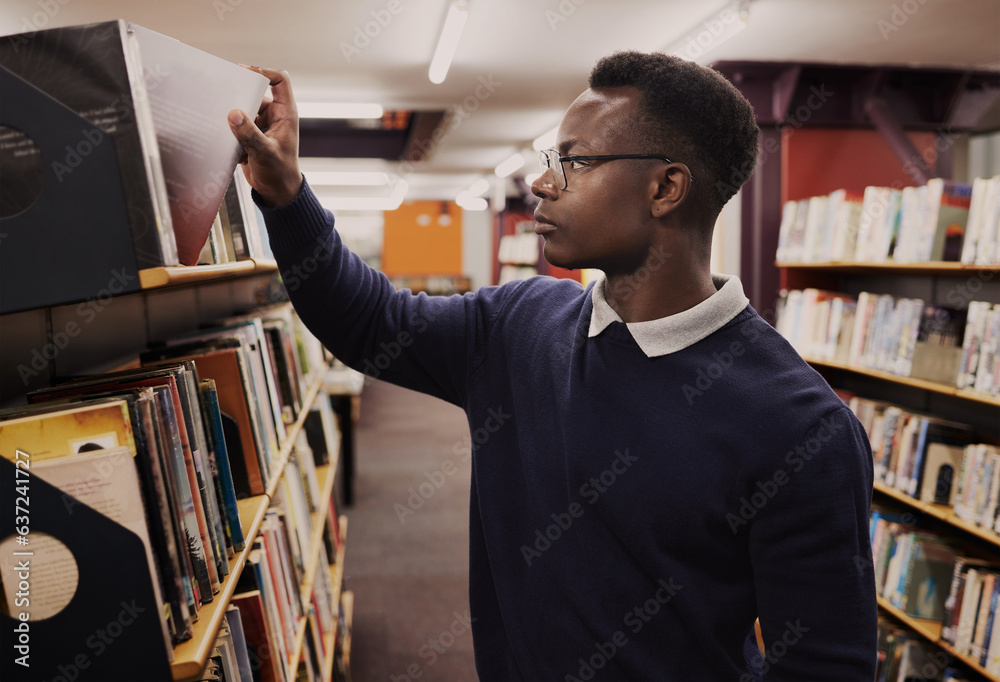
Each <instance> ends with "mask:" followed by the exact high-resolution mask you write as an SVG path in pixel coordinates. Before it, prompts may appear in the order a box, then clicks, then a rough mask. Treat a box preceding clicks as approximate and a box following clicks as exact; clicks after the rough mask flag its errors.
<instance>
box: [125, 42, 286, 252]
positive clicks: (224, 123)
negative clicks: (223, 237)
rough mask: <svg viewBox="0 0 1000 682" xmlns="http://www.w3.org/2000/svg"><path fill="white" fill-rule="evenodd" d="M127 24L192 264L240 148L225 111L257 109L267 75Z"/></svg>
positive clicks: (176, 223) (181, 248)
mask: <svg viewBox="0 0 1000 682" xmlns="http://www.w3.org/2000/svg"><path fill="white" fill-rule="evenodd" d="M128 28H129V32H130V33H131V34H133V35H134V36H135V38H136V40H137V42H138V44H139V49H140V52H141V53H142V65H143V72H144V75H145V80H146V92H147V94H148V96H149V103H150V108H151V110H152V114H153V122H154V124H155V129H156V139H157V143H158V145H159V148H160V159H161V162H162V164H163V173H164V177H165V178H166V183H167V194H168V195H169V197H170V209H171V219H172V221H173V227H174V236H175V238H176V240H177V252H178V258H179V260H180V262H181V263H182V264H184V265H193V264H195V263H196V262H197V257H198V253H199V252H200V251H201V247H202V245H203V244H204V243H205V239H206V238H207V237H208V233H209V231H210V230H211V227H212V222H213V220H214V218H215V215H216V214H217V213H218V211H219V206H220V205H221V204H222V200H223V198H224V196H225V193H226V188H227V187H228V186H229V178H230V176H231V174H232V172H233V170H234V169H235V168H236V163H237V161H238V159H239V156H240V153H241V147H240V144H239V142H238V141H237V140H236V138H235V137H234V136H233V134H232V131H231V130H230V128H229V121H228V120H227V115H228V113H229V111H230V110H232V109H242V110H243V111H245V112H247V113H248V114H249V115H250V116H253V115H255V114H256V112H257V109H258V108H259V107H260V103H261V101H262V100H263V99H264V93H265V92H266V91H267V88H268V80H267V78H265V77H264V76H262V75H261V74H259V73H256V72H254V71H251V70H249V69H245V68H243V67H241V66H238V65H236V64H233V63H231V62H228V61H226V60H224V59H220V58H219V57H216V56H215V55H211V54H209V53H207V52H203V51H201V50H198V49H196V48H194V47H191V46H190V45H185V44H184V43H182V42H180V41H179V40H177V39H175V38H171V37H169V36H165V35H163V34H160V33H157V32H155V31H151V30H149V29H147V28H145V27H142V26H138V25H136V24H131V23H130V24H129V27H128Z"/></svg>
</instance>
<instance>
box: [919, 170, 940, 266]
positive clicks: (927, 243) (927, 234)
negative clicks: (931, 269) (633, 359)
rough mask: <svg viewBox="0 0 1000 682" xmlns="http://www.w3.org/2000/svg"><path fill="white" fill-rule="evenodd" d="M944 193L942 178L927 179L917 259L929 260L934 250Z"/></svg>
mask: <svg viewBox="0 0 1000 682" xmlns="http://www.w3.org/2000/svg"><path fill="white" fill-rule="evenodd" d="M943 194H944V180H942V179H941V178H931V179H930V180H928V181H927V196H926V197H925V203H924V222H923V226H922V227H921V230H920V243H919V248H918V249H917V259H918V260H919V261H921V262H923V261H929V260H930V259H931V254H932V253H933V252H934V238H935V236H936V233H937V219H938V213H939V212H940V211H941V197H942V195H943Z"/></svg>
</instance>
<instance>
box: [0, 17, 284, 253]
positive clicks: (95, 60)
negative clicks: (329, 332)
mask: <svg viewBox="0 0 1000 682" xmlns="http://www.w3.org/2000/svg"><path fill="white" fill-rule="evenodd" d="M0 67H3V68H5V69H7V70H9V71H10V72H12V73H13V74H15V75H16V76H17V77H19V78H21V79H23V80H24V81H26V82H27V83H28V84H30V85H31V86H33V87H35V88H37V89H38V90H41V91H42V92H43V93H45V94H46V95H47V96H49V97H50V98H52V99H53V100H55V101H57V102H59V103H61V104H62V105H65V106H66V107H68V108H69V109H71V110H72V111H74V112H76V113H77V114H78V115H79V116H80V117H81V119H82V121H83V122H85V123H84V124H86V123H89V124H90V125H92V126H93V130H92V131H89V132H88V131H84V133H82V134H81V142H82V143H86V144H88V145H100V143H101V141H102V140H103V139H105V136H107V137H108V138H110V139H111V140H112V141H113V142H114V145H115V151H116V152H117V159H118V166H119V168H118V172H117V173H116V174H115V175H114V176H112V177H110V180H109V182H108V183H107V184H108V189H109V195H108V196H109V197H111V196H113V194H112V193H111V190H115V191H117V187H114V186H112V185H113V184H116V183H121V185H122V186H123V188H124V190H125V197H124V200H125V206H126V207H127V211H128V222H129V226H130V229H131V235H132V247H133V249H134V252H135V257H136V258H135V260H136V265H137V267H138V268H140V269H143V268H150V267H157V266H162V265H176V264H178V263H179V264H183V265H195V264H197V263H198V256H199V253H200V252H201V251H202V247H203V245H204V244H205V243H206V240H207V239H208V237H209V235H210V233H211V232H212V229H213V224H214V222H215V221H216V218H217V216H218V215H219V209H220V206H221V205H222V204H223V199H224V195H225V193H226V191H227V188H228V187H229V186H230V184H231V183H232V178H233V172H234V169H235V168H236V165H237V160H238V158H239V154H240V146H239V143H238V142H237V141H236V139H235V138H234V137H233V135H232V133H231V132H230V130H229V124H228V122H227V120H226V115H227V114H228V112H229V111H230V110H231V109H235V108H239V109H243V110H244V111H248V112H255V111H257V108H258V106H259V104H260V102H261V101H262V99H263V97H264V93H265V92H266V90H267V87H268V82H267V78H265V77H264V76H262V75H261V74H259V73H256V72H254V71H251V70H249V69H245V68H243V67H240V66H238V65H236V64H232V63H230V62H227V61H225V60H222V59H220V58H218V57H215V56H214V55H211V54H208V53H206V52H203V51H201V50H198V49H196V48H194V47H191V46H188V45H185V44H183V43H181V42H179V41H177V40H175V39H173V38H170V37H168V36H164V35H161V34H159V33H156V32H155V31H151V30H149V29H147V28H144V27H142V26H139V25H136V24H133V23H126V22H125V21H123V20H117V21H108V22H101V23H95V24H88V25H81V26H68V27H60V28H51V29H45V30H42V31H36V32H32V33H30V34H22V35H14V36H8V37H7V38H5V40H3V41H2V43H0ZM4 132H5V134H6V136H7V137H8V138H10V139H9V140H8V141H9V142H11V144H5V145H3V147H2V149H3V150H4V151H3V152H0V162H2V164H3V166H4V169H5V170H4V174H5V177H7V178H22V179H23V182H19V183H18V184H17V186H16V187H15V189H17V190H18V191H17V192H14V193H11V196H14V197H21V198H20V199H17V201H20V202H21V203H26V205H25V206H24V208H27V207H28V205H30V204H31V201H32V200H33V198H34V193H37V191H33V190H32V187H34V186H40V180H41V178H40V177H39V178H36V179H34V180H32V177H33V175H32V174H34V175H41V174H42V173H48V172H49V170H48V164H44V165H43V164H40V163H37V157H38V154H39V153H40V152H39V150H38V148H37V146H35V145H34V144H33V143H32V141H31V140H30V138H28V137H27V136H26V135H25V134H24V133H23V132H21V133H19V132H18V131H12V129H5V130H4ZM91 148H92V146H91V147H85V146H80V147H79V150H80V151H74V150H73V149H70V151H71V152H73V153H75V154H76V155H77V156H76V157H75V158H69V157H67V158H68V161H67V162H66V163H62V164H61V165H62V166H63V167H64V168H65V170H64V171H63V172H64V173H72V172H75V170H76V169H77V167H79V168H81V169H84V170H87V171H89V170H92V169H88V168H87V164H88V158H87V157H88V156H89V153H87V152H86V151H85V150H87V149H91ZM15 150H18V151H15ZM55 165H56V166H57V165H60V164H55ZM55 172H57V173H58V172H59V168H55ZM32 183H34V184H32ZM7 194H8V193H5V196H6V195H7ZM109 201H110V199H109ZM16 212H17V211H14V213H16ZM86 218H87V219H88V220H91V221H94V222H96V223H97V224H99V223H100V216H93V215H87V216H86ZM40 219H41V218H40ZM12 249H13V246H8V245H6V244H5V249H4V253H5V254H7V253H11V254H12V255H11V257H16V258H28V257H30V256H31V254H28V253H21V252H16V253H15V252H14V251H13V250H12Z"/></svg>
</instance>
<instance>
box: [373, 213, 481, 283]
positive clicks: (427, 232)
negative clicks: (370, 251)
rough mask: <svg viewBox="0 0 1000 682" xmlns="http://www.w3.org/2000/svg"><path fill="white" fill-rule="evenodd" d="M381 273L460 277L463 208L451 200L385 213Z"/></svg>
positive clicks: (389, 274)
mask: <svg viewBox="0 0 1000 682" xmlns="http://www.w3.org/2000/svg"><path fill="white" fill-rule="evenodd" d="M382 271H383V272H384V273H385V274H386V275H388V276H389V277H398V276H404V275H452V276H454V275H462V274H463V272H462V209H461V208H460V207H459V206H458V205H457V204H455V202H453V201H413V202H407V203H404V204H403V205H402V206H400V207H399V208H398V209H396V210H395V211H387V212H386V214H385V228H384V235H383V241H382Z"/></svg>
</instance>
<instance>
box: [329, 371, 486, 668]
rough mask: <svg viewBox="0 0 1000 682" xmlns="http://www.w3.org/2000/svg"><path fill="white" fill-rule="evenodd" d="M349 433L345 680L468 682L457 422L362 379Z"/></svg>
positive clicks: (423, 400) (463, 483)
mask: <svg viewBox="0 0 1000 682" xmlns="http://www.w3.org/2000/svg"><path fill="white" fill-rule="evenodd" d="M356 434H357V441H356V448H357V464H356V473H355V480H354V486H355V487H354V504H353V506H351V507H347V508H345V510H344V511H345V513H346V514H347V516H348V517H349V522H350V525H349V527H350V529H351V548H350V551H349V552H347V559H346V562H345V569H344V570H345V573H346V578H345V583H346V586H347V587H348V588H349V589H351V590H353V591H354V594H355V602H354V603H355V608H354V626H353V635H352V645H351V674H352V678H353V682H383V681H389V680H397V681H399V682H403V681H407V680H414V679H419V680H420V682H432V681H435V680H439V681H441V680H448V681H456V682H458V681H460V682H467V681H468V680H474V679H476V673H475V662H474V659H473V653H472V632H471V630H470V629H469V628H470V626H469V623H468V608H469V597H468V584H469V582H468V581H469V578H468V560H469V554H468V544H469V509H468V505H469V477H470V473H471V461H469V460H465V461H463V458H464V457H465V453H466V452H468V450H467V446H468V445H469V435H468V425H467V423H466V421H465V415H464V414H463V413H462V411H461V410H460V409H459V408H457V407H454V406H452V405H448V404H447V403H444V402H442V401H440V400H438V399H436V398H431V397H429V396H426V395H423V394H420V393H416V392H414V391H409V390H406V389H402V388H399V387H397V386H393V385H391V384H387V383H385V382H382V381H376V380H372V379H367V380H366V385H365V389H364V393H363V398H362V401H361V416H360V421H359V423H358V429H357V431H356ZM456 453H457V454H456ZM449 462H450V463H451V464H448V463H449ZM452 465H454V468H453V467H452ZM449 472H450V473H449ZM435 483H437V484H438V485H435ZM411 489H412V490H411ZM432 491H433V492H432ZM421 492H422V493H424V496H421ZM397 505H398V506H397ZM411 512H412V513H411Z"/></svg>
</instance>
